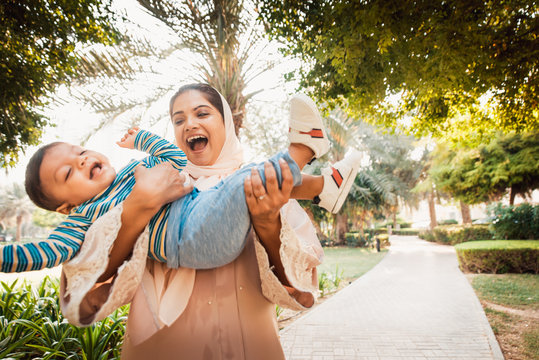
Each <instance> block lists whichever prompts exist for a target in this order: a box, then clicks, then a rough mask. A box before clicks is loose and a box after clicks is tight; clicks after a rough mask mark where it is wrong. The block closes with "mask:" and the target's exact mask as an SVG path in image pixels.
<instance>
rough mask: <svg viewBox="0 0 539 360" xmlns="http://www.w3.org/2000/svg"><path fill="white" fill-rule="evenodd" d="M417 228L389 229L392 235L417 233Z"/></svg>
mask: <svg viewBox="0 0 539 360" xmlns="http://www.w3.org/2000/svg"><path fill="white" fill-rule="evenodd" d="M419 232H420V231H419V230H417V229H404V230H391V234H392V235H419Z"/></svg>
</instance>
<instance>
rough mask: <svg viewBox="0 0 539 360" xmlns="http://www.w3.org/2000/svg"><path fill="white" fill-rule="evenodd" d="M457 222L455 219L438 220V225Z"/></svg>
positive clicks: (455, 223)
mask: <svg viewBox="0 0 539 360" xmlns="http://www.w3.org/2000/svg"><path fill="white" fill-rule="evenodd" d="M458 223H459V222H458V221H457V220H455V219H447V220H442V221H439V222H438V225H457V224H458Z"/></svg>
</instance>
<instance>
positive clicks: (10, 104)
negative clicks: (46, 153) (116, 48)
mask: <svg viewBox="0 0 539 360" xmlns="http://www.w3.org/2000/svg"><path fill="white" fill-rule="evenodd" d="M110 3H111V0H81V1H71V0H38V1H36V0H16V1H15V0H4V1H2V2H0V43H1V44H2V46H1V47H0V59H1V60H0V83H1V84H2V97H1V98H0V167H4V168H5V167H11V166H13V165H15V164H16V162H17V159H18V156H19V154H20V153H21V152H22V151H24V149H25V148H26V147H27V145H36V144H38V143H39V139H40V137H41V131H42V129H43V127H44V126H45V125H47V124H48V123H49V120H48V119H46V118H45V117H44V116H43V115H42V114H41V113H40V110H39V109H40V107H42V106H43V105H44V104H45V103H46V98H45V97H46V96H47V95H50V94H51V92H52V91H54V89H55V88H56V86H57V85H59V84H61V83H63V82H64V81H66V80H68V79H69V78H70V77H71V76H72V75H73V74H74V72H75V71H76V69H77V64H78V61H79V58H78V56H77V55H76V53H75V49H76V48H77V46H80V44H82V43H86V44H92V43H103V44H111V43H113V42H115V41H116V40H117V39H118V37H119V35H118V33H117V32H116V31H115V29H114V28H113V27H112V25H111V22H110V21H111V18H112V13H111V12H110Z"/></svg>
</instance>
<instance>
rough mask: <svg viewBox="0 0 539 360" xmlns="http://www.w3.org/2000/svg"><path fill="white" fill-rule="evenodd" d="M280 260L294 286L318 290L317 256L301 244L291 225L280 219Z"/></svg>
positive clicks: (301, 289)
mask: <svg viewBox="0 0 539 360" xmlns="http://www.w3.org/2000/svg"><path fill="white" fill-rule="evenodd" d="M281 223H282V226H281V234H280V240H281V248H280V249H279V254H280V255H281V262H282V264H283V267H284V271H285V274H286V278H287V279H288V281H289V282H290V285H292V286H293V287H294V288H296V289H298V290H300V291H303V292H310V293H317V292H318V281H317V280H316V278H317V274H316V266H317V265H319V264H320V261H319V260H318V257H317V256H316V254H315V253H314V251H309V250H311V249H310V248H309V247H306V246H302V245H303V244H302V243H301V239H300V238H299V237H298V236H297V235H296V232H295V231H294V229H293V228H292V226H291V225H290V224H289V223H288V221H286V219H284V218H282V219H281Z"/></svg>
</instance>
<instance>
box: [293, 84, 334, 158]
mask: <svg viewBox="0 0 539 360" xmlns="http://www.w3.org/2000/svg"><path fill="white" fill-rule="evenodd" d="M289 126H290V129H289V133H288V139H289V140H290V143H298V144H303V145H305V146H307V147H309V148H310V149H311V150H312V151H313V153H314V158H319V157H321V156H322V155H324V154H325V153H326V152H327V151H328V150H329V140H328V137H327V135H326V131H325V129H324V124H323V122H322V118H321V117H320V114H319V113H318V108H317V107H316V104H315V103H314V101H312V100H311V99H310V98H309V97H308V96H307V95H304V94H297V95H295V96H294V97H293V98H292V100H290V123H289Z"/></svg>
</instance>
